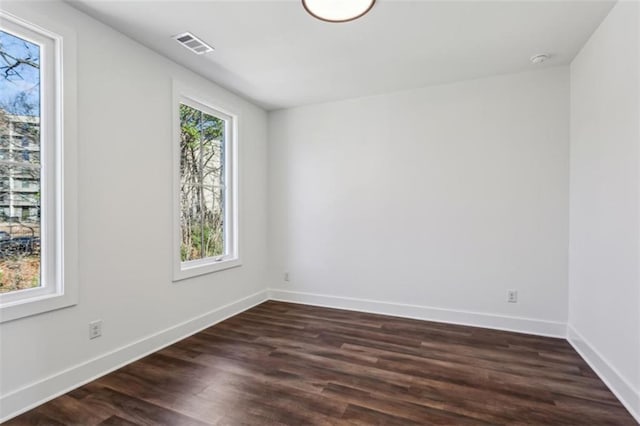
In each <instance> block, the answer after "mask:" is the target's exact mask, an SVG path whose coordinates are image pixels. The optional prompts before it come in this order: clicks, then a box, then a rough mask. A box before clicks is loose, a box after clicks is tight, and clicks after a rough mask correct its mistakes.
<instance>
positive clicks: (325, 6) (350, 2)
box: [302, 0, 376, 22]
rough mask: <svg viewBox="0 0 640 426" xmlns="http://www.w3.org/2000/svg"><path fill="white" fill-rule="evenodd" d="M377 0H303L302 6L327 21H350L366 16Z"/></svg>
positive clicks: (316, 16) (312, 14)
mask: <svg viewBox="0 0 640 426" xmlns="http://www.w3.org/2000/svg"><path fill="white" fill-rule="evenodd" d="M375 2H376V0H302V6H304V8H305V10H306V11H307V12H309V14H310V15H311V16H313V17H314V18H318V19H320V20H322V21H326V22H348V21H353V20H354V19H358V18H360V17H361V16H364V15H365V14H366V13H367V12H368V11H370V10H371V8H372V7H373V5H374V4H375Z"/></svg>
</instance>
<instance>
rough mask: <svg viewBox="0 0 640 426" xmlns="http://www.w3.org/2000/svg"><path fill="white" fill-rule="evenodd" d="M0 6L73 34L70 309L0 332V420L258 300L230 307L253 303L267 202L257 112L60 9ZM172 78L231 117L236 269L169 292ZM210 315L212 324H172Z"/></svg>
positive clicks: (263, 137) (57, 5) (263, 138)
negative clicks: (236, 174) (74, 223)
mask: <svg viewBox="0 0 640 426" xmlns="http://www.w3.org/2000/svg"><path fill="white" fill-rule="evenodd" d="M2 8H3V9H5V10H8V11H9V12H13V13H14V14H17V15H21V16H32V17H40V18H42V19H43V20H44V21H46V20H53V21H55V22H57V23H60V24H62V25H65V26H67V27H70V28H71V29H72V30H75V32H76V36H77V58H78V63H77V75H78V83H77V90H78V116H77V123H78V146H79V148H78V165H77V167H78V204H79V206H78V209H79V211H78V217H79V222H78V235H79V259H78V265H79V271H78V274H79V303H78V304H77V305H76V306H74V307H72V308H67V309H62V310H59V311H54V312H49V313H45V314H42V315H38V316H35V317H29V318H25V319H20V320H15V321H12V322H8V323H3V324H2V325H0V334H1V339H2V343H1V349H0V357H1V359H2V362H1V364H0V368H1V370H0V394H1V395H2V399H1V400H0V410H1V411H0V419H2V418H3V417H5V416H7V415H9V414H10V413H15V411H16V410H19V409H22V408H24V407H26V406H27V405H28V404H31V403H34V402H37V401H38V400H39V399H40V398H43V397H45V396H50V395H51V394H54V393H56V392H60V391H62V390H64V387H65V386H71V385H73V384H77V383H78V382H79V381H82V380H87V379H88V378H90V377H91V376H92V375H95V374H99V373H101V372H104V371H105V370H106V369H109V368H112V367H114V366H115V365H116V364H117V363H121V362H126V361H128V360H130V359H131V358H132V357H135V356H139V355H140V354H141V353H143V352H145V351H148V350H151V349H153V348H155V347H157V346H158V345H161V344H165V343H167V339H175V338H178V337H180V335H181V333H182V334H184V333H186V332H189V331H194V329H195V328H196V327H203V326H205V325H206V324H207V322H208V321H212V320H215V319H219V317H220V316H224V315H228V314H230V313H232V312H233V309H234V307H235V306H236V305H232V306H231V307H226V305H227V304H229V303H232V302H235V301H238V300H240V299H243V298H246V297H247V296H250V295H252V294H255V293H257V292H262V293H259V294H258V295H256V296H255V297H253V298H249V299H247V300H245V301H244V302H242V303H240V305H237V306H238V307H246V305H247V304H248V303H249V304H250V303H255V302H256V301H259V300H262V299H263V298H264V296H265V295H266V293H265V292H264V288H265V280H264V278H263V277H264V271H265V252H266V211H265V210H266V209H265V205H266V202H267V200H266V180H267V179H266V178H267V174H266V166H267V157H266V142H267V115H266V113H265V112H264V111H263V110H261V109H259V108H257V107H255V106H253V105H251V104H250V103H248V102H245V101H244V100H242V99H240V98H239V97H237V96H235V95H233V94H231V93H229V92H227V91H225V90H223V89H221V88H220V87H218V86H216V85H214V84H212V83H210V82H208V81H206V80H204V79H202V78H200V77H198V76H196V75H195V74H193V73H191V72H189V71H187V70H186V69H184V68H182V67H180V66H178V65H176V64H175V63H172V62H170V61H169V60H167V59H165V58H163V57H161V56H159V55H158V54H156V53H154V52H152V51H150V50H149V49H147V48H144V47H142V46H141V45H139V44H137V43H135V42H133V41H132V40H130V39H128V38H126V37H125V36H123V35H121V34H119V33H117V32H116V31H114V30H112V29H110V28H109V27H106V26H105V25H103V24H101V23H99V22H97V21H95V20H93V19H91V18H89V17H87V16H86V15H84V14H82V13H80V12H78V11H76V10H75V9H73V8H71V7H69V6H68V5H66V4H64V3H61V2H44V3H33V2H7V1H4V2H2ZM174 77H175V78H178V79H180V80H181V81H183V82H185V83H187V84H190V85H194V86H196V87H200V88H201V90H202V91H204V92H206V93H208V94H210V95H211V97H215V98H217V99H218V100H219V105H220V106H223V107H225V108H227V109H228V110H230V111H233V112H235V113H237V114H238V115H239V135H240V136H239V137H240V197H241V199H240V203H241V213H240V214H241V216H240V226H241V230H242V232H241V256H242V260H243V265H242V266H241V267H239V268H235V269H231V270H227V271H223V272H218V273H216V274H213V275H206V276H201V277H199V278H194V279H190V280H186V281H182V282H179V283H176V284H174V283H172V282H171V276H172V274H171V265H172V263H171V229H172V226H173V224H172V208H171V206H172V183H171V165H172V163H171V161H172V160H171V144H172V138H171V134H172V127H171V120H172V108H175V105H172V78H174ZM221 307H222V308H223V309H222V310H219V311H217V313H216V314H215V315H213V314H212V315H209V316H206V315H205V316H204V317H201V318H198V319H197V320H196V321H195V322H191V323H186V324H183V323H184V322H185V321H189V320H191V319H193V318H196V317H199V316H201V315H203V314H207V313H210V312H211V311H214V310H216V309H218V308H221ZM95 319H102V320H103V321H104V326H103V336H102V337H100V338H99V339H95V340H91V341H89V340H88V323H89V321H92V320H95ZM172 327H173V329H172V330H171V332H169V333H165V334H160V335H155V336H153V337H152V338H151V339H149V340H145V339H147V338H148V337H149V336H152V335H154V334H155V333H159V332H161V331H162V330H166V329H170V328H172ZM132 344H133V346H130V345H132ZM123 347H124V349H123V350H121V351H119V349H122V348H123ZM114 351H115V352H114ZM85 363H88V364H85ZM78 366H79V368H76V369H73V368H74V367H78ZM67 369H72V370H69V371H65V370H67Z"/></svg>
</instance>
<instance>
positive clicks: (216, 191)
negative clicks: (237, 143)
mask: <svg viewBox="0 0 640 426" xmlns="http://www.w3.org/2000/svg"><path fill="white" fill-rule="evenodd" d="M225 138H226V120H224V119H222V118H219V117H216V116H215V115H213V114H210V113H208V112H205V111H202V110H200V109H198V108H194V107H193V106H190V105H186V104H184V103H182V104H180V233H181V245H180V260H181V261H182V262H188V261H194V260H200V259H206V258H217V257H222V256H224V255H225V254H226V242H225V223H224V221H225V193H226V191H225V181H224V177H225V170H224V166H225Z"/></svg>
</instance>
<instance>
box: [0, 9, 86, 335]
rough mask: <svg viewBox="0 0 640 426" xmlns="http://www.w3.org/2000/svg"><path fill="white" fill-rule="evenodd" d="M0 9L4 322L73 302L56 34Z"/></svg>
mask: <svg viewBox="0 0 640 426" xmlns="http://www.w3.org/2000/svg"><path fill="white" fill-rule="evenodd" d="M0 15H1V16H0V18H1V19H0V322H4V321H10V320H14V319H17V318H21V317H24V316H28V315H33V314H37V313H41V312H44V311H48V310H52V309H58V308H61V307H65V306H69V305H72V304H75V303H76V292H75V284H72V283H71V282H67V283H65V282H64V271H63V269H64V268H63V264H64V245H63V240H64V232H63V218H64V200H63V197H62V194H63V188H64V183H63V167H62V157H63V118H62V117H63V107H62V97H63V93H62V78H63V77H62V62H63V59H62V42H63V37H62V36H60V35H58V34H56V33H53V32H50V31H48V30H46V29H44V28H42V27H41V26H39V25H35V24H32V23H30V22H26V21H24V20H22V19H21V18H19V17H17V16H14V15H10V14H8V13H7V12H1V11H0ZM72 41H75V40H72ZM69 65H71V64H69ZM70 68H71V67H70ZM71 151H72V150H71V149H70V152H71ZM72 192H73V191H70V193H72ZM72 270H73V268H70V271H72Z"/></svg>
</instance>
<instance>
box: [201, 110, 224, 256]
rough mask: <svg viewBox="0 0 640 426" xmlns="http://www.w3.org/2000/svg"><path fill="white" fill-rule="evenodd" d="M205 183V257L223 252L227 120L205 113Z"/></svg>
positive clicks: (203, 168) (203, 126)
mask: <svg viewBox="0 0 640 426" xmlns="http://www.w3.org/2000/svg"><path fill="white" fill-rule="evenodd" d="M202 129H203V131H202V135H203V141H202V182H203V200H204V234H203V244H204V256H205V257H212V256H221V255H222V254H224V226H223V225H224V206H223V200H224V181H223V177H224V170H223V167H224V158H223V155H224V153H223V147H224V145H223V144H224V138H225V135H224V131H225V122H224V120H221V119H219V118H217V117H213V116H211V115H208V114H203V115H202Z"/></svg>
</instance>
